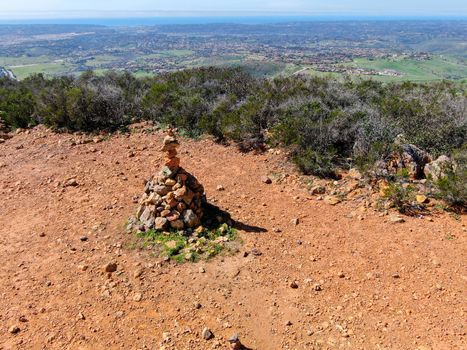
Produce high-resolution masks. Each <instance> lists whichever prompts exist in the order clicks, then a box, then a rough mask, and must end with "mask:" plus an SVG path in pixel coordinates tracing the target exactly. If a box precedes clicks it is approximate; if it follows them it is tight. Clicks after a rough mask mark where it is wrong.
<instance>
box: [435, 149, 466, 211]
mask: <svg viewBox="0 0 467 350" xmlns="http://www.w3.org/2000/svg"><path fill="white" fill-rule="evenodd" d="M452 160H453V162H454V163H451V164H450V165H448V166H447V167H446V168H445V169H443V172H444V174H445V176H443V177H442V178H440V179H439V180H438V181H437V182H436V186H437V188H438V190H439V198H441V199H443V200H445V201H446V202H447V203H449V204H450V205H451V206H453V207H456V208H461V209H462V208H463V209H464V210H465V207H466V205H467V148H465V147H464V148H463V149H461V150H458V151H456V152H454V153H453V155H452Z"/></svg>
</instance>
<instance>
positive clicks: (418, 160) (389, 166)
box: [376, 144, 431, 180]
mask: <svg viewBox="0 0 467 350" xmlns="http://www.w3.org/2000/svg"><path fill="white" fill-rule="evenodd" d="M398 147H399V151H396V152H393V153H392V154H391V155H390V157H389V160H388V161H380V162H378V163H377V164H376V175H379V176H387V175H394V174H397V173H398V172H399V171H400V170H402V169H405V170H407V172H408V175H409V177H410V179H412V180H415V179H422V178H424V177H425V173H424V169H425V165H426V164H428V163H430V162H431V156H430V155H429V154H428V153H427V152H425V151H423V150H422V149H420V148H418V147H417V146H415V145H412V144H399V145H398Z"/></svg>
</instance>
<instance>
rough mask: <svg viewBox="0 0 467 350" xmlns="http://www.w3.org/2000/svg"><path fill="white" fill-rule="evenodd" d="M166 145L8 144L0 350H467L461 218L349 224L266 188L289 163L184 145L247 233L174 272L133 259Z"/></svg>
mask: <svg viewBox="0 0 467 350" xmlns="http://www.w3.org/2000/svg"><path fill="white" fill-rule="evenodd" d="M161 137H162V136H161V134H157V133H156V134H142V133H133V134H131V135H130V136H125V135H121V136H113V137H111V138H110V140H106V141H103V142H101V143H97V144H94V143H91V144H82V145H75V146H72V145H71V139H72V138H73V136H72V135H67V134H62V135H59V134H53V133H51V132H49V131H47V130H45V129H43V128H37V129H34V130H32V131H31V132H30V133H29V134H24V133H23V134H19V135H17V136H15V137H14V138H13V139H11V140H8V141H7V142H6V143H5V144H2V145H0V194H1V198H2V201H1V206H0V261H2V264H1V267H0V295H1V299H0V326H1V328H0V349H211V348H213V349H214V348H218V349H227V348H228V343H227V341H226V339H227V338H229V337H230V336H231V335H232V334H233V333H239V334H240V338H241V339H242V340H243V342H244V343H245V345H247V346H248V347H250V348H252V349H261V350H265V349H266V350H269V349H337V348H344V349H419V350H422V349H423V350H426V349H433V350H435V349H436V350H438V349H463V348H464V349H465V348H467V342H466V339H465V332H466V331H465V326H466V325H465V319H466V302H465V291H466V286H467V271H466V264H465V261H467V260H466V257H467V256H466V239H465V222H466V220H465V217H462V218H461V219H460V220H455V219H454V218H452V217H450V216H448V215H444V216H440V217H435V218H433V219H434V220H433V221H432V222H430V221H428V220H426V219H417V218H407V219H406V222H405V223H402V224H394V223H391V222H389V220H387V218H385V217H380V216H378V213H375V212H373V211H366V212H363V211H362V212H361V216H362V218H363V220H360V219H357V218H349V217H348V214H349V213H350V212H352V211H356V210H359V209H358V208H359V207H360V205H361V204H360V203H359V202H358V201H347V202H344V203H341V204H339V205H337V206H329V205H327V204H325V203H323V202H322V201H317V200H314V199H311V198H309V196H308V194H307V192H306V190H305V188H303V187H302V186H300V185H299V183H298V182H297V181H296V176H295V175H292V176H289V178H288V179H287V181H284V182H283V183H277V182H273V184H271V185H267V184H264V183H262V182H261V180H260V177H261V176H262V175H267V174H276V175H277V174H281V173H284V172H285V171H290V169H289V165H287V164H286V163H285V161H284V159H283V158H282V156H280V155H272V154H267V155H254V154H241V153H239V152H238V151H237V150H236V149H235V148H233V147H224V146H221V145H217V144H214V143H212V142H211V141H209V140H201V141H192V140H184V142H183V143H182V147H181V148H180V151H181V154H180V157H181V159H182V165H183V166H184V167H185V168H186V169H187V170H189V171H190V172H192V173H193V174H194V175H195V176H196V177H197V178H198V179H199V180H200V182H201V183H203V185H204V186H205V189H206V192H207V196H208V198H209V199H210V200H211V201H213V202H214V203H215V204H216V205H219V206H220V207H221V208H222V209H225V210H228V211H229V212H230V213H231V214H232V216H233V218H234V219H235V220H238V221H239V222H241V223H242V224H243V225H244V226H243V227H244V230H242V231H240V236H241V238H242V240H243V242H244V244H243V246H242V248H241V251H240V252H239V253H238V254H237V255H235V256H228V257H218V258H215V259H214V260H212V261H209V262H200V263H197V264H185V265H174V264H172V263H170V264H168V263H163V262H161V260H160V259H159V258H156V257H154V256H151V254H150V252H149V251H145V250H137V249H131V247H130V245H131V242H132V240H133V238H132V237H131V235H129V234H127V233H125V231H124V225H125V222H126V220H127V218H128V217H129V216H130V215H131V214H132V213H133V211H134V209H135V206H136V204H135V203H134V202H133V199H132V198H133V197H134V196H137V195H140V194H141V192H142V189H143V183H144V179H145V178H147V177H149V175H151V173H152V172H154V171H155V170H156V169H158V168H159V165H160V156H159V152H157V149H158V145H159V144H160V141H161ZM75 138H76V137H75ZM133 155H134V156H133ZM73 177H74V178H76V179H77V182H78V183H79V186H77V187H63V186H62V185H58V184H57V183H58V182H60V183H61V184H63V183H64V182H66V180H67V179H69V178H73ZM218 185H222V186H224V187H225V191H216V186H218ZM293 218H299V219H300V223H299V224H298V225H294V224H293V223H292V222H291V220H292V219H293ZM277 228H279V229H280V230H281V232H275V231H278V230H277ZM274 229H276V230H274ZM83 236H84V237H86V238H87V240H84V237H83ZM81 239H83V240H81ZM253 247H256V248H257V249H258V250H259V251H260V252H261V253H262V254H261V255H259V256H255V255H253V254H249V255H248V256H247V257H244V254H243V253H244V252H248V251H251V249H252V248H253ZM112 261H114V262H116V263H117V264H118V271H117V273H115V274H113V275H112V277H111V278H109V277H108V276H107V274H106V273H105V272H104V269H103V266H104V265H105V264H107V263H109V262H112ZM201 267H204V269H205V272H204V273H203V272H202V271H201V269H200V268H201ZM292 281H297V284H298V288H296V289H294V288H291V287H290V285H291V282H292ZM319 289H320V290H319ZM196 303H199V304H200V305H201V307H199V305H198V306H196V305H195V304H196ZM23 321H25V322H23ZM15 325H16V326H17V327H19V329H20V331H19V332H18V333H16V334H12V333H10V332H9V329H10V327H12V326H15ZM204 327H209V328H210V329H211V330H212V331H213V333H214V335H215V338H214V339H212V340H209V341H206V340H204V339H202V337H201V335H200V333H201V331H202V329H203V328H204Z"/></svg>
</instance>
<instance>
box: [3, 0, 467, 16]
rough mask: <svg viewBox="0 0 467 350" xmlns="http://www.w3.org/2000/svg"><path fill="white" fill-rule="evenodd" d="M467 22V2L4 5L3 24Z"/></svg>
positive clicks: (72, 1)
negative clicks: (260, 19)
mask: <svg viewBox="0 0 467 350" xmlns="http://www.w3.org/2000/svg"><path fill="white" fill-rule="evenodd" d="M209 15H213V16H222V15H225V16H236V15H319V16H322V15H334V16H335V15H337V16H347V15H350V16H352V15H354V16H366V15H369V16H467V1H466V0H217V1H216V0H163V1H161V0H0V18H2V19H17V18H68V17H71V18H77V17H133V16H134V17H150V16H209Z"/></svg>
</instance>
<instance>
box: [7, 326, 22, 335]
mask: <svg viewBox="0 0 467 350" xmlns="http://www.w3.org/2000/svg"><path fill="white" fill-rule="evenodd" d="M20 330H21V329H20V328H19V327H18V326H11V327H10V328H8V332H10V333H11V334H16V333H19V332H20Z"/></svg>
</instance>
